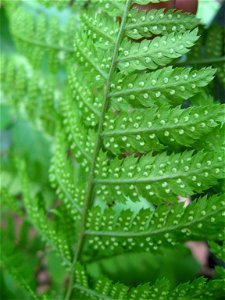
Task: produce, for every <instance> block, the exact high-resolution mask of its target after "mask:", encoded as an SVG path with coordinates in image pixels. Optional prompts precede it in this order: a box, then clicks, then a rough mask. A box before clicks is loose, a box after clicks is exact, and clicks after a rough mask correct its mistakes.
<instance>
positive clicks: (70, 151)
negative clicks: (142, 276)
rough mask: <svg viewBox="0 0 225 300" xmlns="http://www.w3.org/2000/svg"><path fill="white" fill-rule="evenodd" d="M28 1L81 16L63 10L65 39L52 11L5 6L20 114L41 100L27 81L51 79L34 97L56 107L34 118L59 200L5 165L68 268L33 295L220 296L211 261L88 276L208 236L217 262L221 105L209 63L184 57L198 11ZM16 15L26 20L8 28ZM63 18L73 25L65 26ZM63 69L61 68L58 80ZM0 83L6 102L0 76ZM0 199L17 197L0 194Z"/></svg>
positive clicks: (194, 36) (224, 207)
mask: <svg viewBox="0 0 225 300" xmlns="http://www.w3.org/2000/svg"><path fill="white" fill-rule="evenodd" d="M6 2H7V1H6ZM39 2H40V3H41V4H42V5H46V7H49V6H51V5H54V4H55V5H56V6H57V8H58V9H64V8H65V9H68V7H71V9H72V7H73V5H75V6H76V5H77V7H79V10H80V16H77V15H76V17H74V15H72V16H71V18H72V19H71V22H70V23H69V24H70V25H68V28H69V29H65V32H66V35H64V34H63V32H64V31H63V29H59V28H63V27H60V26H59V24H58V25H57V22H56V21H54V20H53V21H51V20H50V21H49V20H47V21H46V22H45V21H44V17H41V18H40V17H37V19H36V22H37V23H36V25H32V21H31V19H32V18H31V17H30V16H28V15H27V11H26V9H25V10H24V7H22V8H21V7H18V8H17V9H18V10H17V12H18V14H13V13H12V12H11V9H12V8H11V6H12V7H13V5H12V4H11V5H9V8H8V14H9V15H11V17H10V19H11V22H10V26H11V31H12V35H13V36H14V39H15V42H16V45H17V49H18V50H19V51H20V53H21V54H23V55H25V56H26V58H27V63H28V64H29V65H30V67H31V69H32V71H30V72H28V73H29V75H26V73H27V70H26V68H25V69H24V66H23V68H22V67H21V66H20V67H19V70H20V73H19V74H23V77H22V78H26V76H27V78H28V79H29V82H28V83H27V82H26V80H23V81H24V89H23V90H22V92H23V93H24V92H25V94H26V95H27V97H28V99H27V100H26V101H27V102H26V103H25V111H27V115H28V116H29V117H30V118H32V116H31V111H30V110H29V109H31V108H33V109H34V107H33V106H32V105H29V104H30V102H29V100H31V101H32V100H34V99H36V97H38V99H39V100H38V101H40V96H37V94H38V91H39V90H40V91H41V93H42V92H43V89H42V87H45V86H46V88H47V87H48V80H49V82H53V85H52V86H53V90H52V89H51V90H50V91H48V97H46V93H44V92H43V99H42V100H41V101H42V102H41V103H44V102H45V100H47V101H49V103H51V105H50V104H49V105H48V108H47V110H46V111H47V114H48V112H49V111H50V112H51V113H54V115H52V118H53V119H54V120H53V122H54V126H53V128H52V126H51V128H49V126H50V125H49V122H47V121H46V120H48V119H49V117H50V116H46V113H45V111H44V112H43V114H40V115H39V116H38V118H40V119H41V120H42V122H43V125H44V126H43V127H44V129H45V130H46V131H47V132H48V134H50V136H52V137H53V138H55V139H54V143H55V147H54V150H53V157H52V160H51V166H50V172H49V173H50V175H49V180H50V182H51V186H52V188H53V189H54V191H55V192H54V195H55V196H56V197H57V198H58V199H59V203H60V206H57V205H56V208H55V207H54V208H53V209H52V210H51V211H50V212H48V211H45V204H44V202H45V201H46V200H45V197H47V196H48V194H47V193H45V191H43V195H40V193H37V194H36V195H35V197H33V196H32V194H31V192H30V190H31V186H30V184H29V180H28V177H27V174H26V166H25V164H24V162H23V161H21V160H17V162H16V165H17V170H18V176H19V178H20V182H21V186H22V191H23V200H24V201H23V203H24V206H25V209H26V213H27V216H28V220H29V222H30V223H31V224H33V225H34V226H35V228H36V230H37V231H38V232H39V234H40V235H41V236H42V237H43V238H44V241H45V242H46V243H47V244H49V245H50V246H51V247H52V249H53V250H54V251H55V252H56V253H57V255H58V256H59V257H61V260H62V262H63V264H64V265H65V266H66V268H67V273H68V277H67V279H68V280H67V281H66V292H65V293H63V292H62V291H60V293H59V294H58V295H56V293H57V288H56V287H54V286H53V290H54V288H55V290H56V292H54V291H51V290H49V291H48V292H47V293H46V295H44V296H43V297H46V299H48V297H49V299H53V298H54V297H55V298H54V299H57V298H56V297H60V298H59V299H65V300H69V299H121V300H122V299H148V300H149V299H162V300H163V299H165V300H166V299H222V297H223V295H224V292H225V291H224V283H225V277H224V271H223V269H222V268H218V270H217V275H216V276H215V278H214V279H213V280H211V281H209V282H208V281H207V280H206V279H205V278H202V277H200V278H197V279H195V280H193V281H192V282H186V283H182V284H179V285H176V286H174V285H173V284H171V282H170V281H169V280H168V279H165V278H161V277H160V278H158V279H157V280H156V281H155V282H154V283H149V282H147V283H146V282H142V283H141V284H139V285H136V286H135V285H132V286H131V285H130V286H129V285H126V284H125V283H124V282H121V283H118V282H116V280H112V279H111V278H107V275H106V274H103V273H104V272H100V273H101V276H92V274H91V272H90V265H91V264H93V263H95V261H98V262H101V261H103V260H104V259H111V258H113V257H116V256H119V255H123V256H124V257H126V256H128V255H130V254H131V255H134V254H137V255H144V254H143V253H151V254H153V255H155V254H157V253H164V251H167V250H168V249H173V248H176V247H180V246H182V244H184V243H185V242H186V241H190V240H195V241H201V240H207V241H209V244H210V246H211V248H212V251H213V252H215V254H216V255H218V257H219V259H222V255H221V254H220V249H222V248H223V241H224V238H225V237H224V226H225V218H224V216H225V201H224V194H222V192H218V191H219V188H218V185H220V184H221V183H222V182H223V179H224V169H223V168H224V166H223V165H224V147H225V146H224V141H223V132H224V127H223V125H224V105H222V104H220V103H219V102H216V101H213V100H212V97H211V96H210V95H209V94H208V90H207V88H206V86H208V85H210V84H211V82H212V81H213V79H214V76H215V73H216V69H215V68H212V67H211V66H204V64H202V63H201V62H200V63H199V64H197V65H198V66H196V68H195V67H194V68H193V67H192V66H191V62H190V63H189V60H188V54H187V53H188V52H189V51H190V50H191V48H192V47H193V46H194V45H195V44H196V42H197V41H198V39H199V35H198V28H197V26H198V23H199V20H198V19H197V18H196V17H195V16H194V15H191V14H188V13H185V12H182V11H175V10H168V11H166V10H163V9H151V10H149V11H147V12H146V11H138V10H137V9H136V8H135V7H134V3H136V4H139V5H144V4H146V3H149V2H152V3H158V2H164V1H159V0H152V1H149V0H135V1H133V0H126V1H125V0H121V1H110V0H107V1H104V0H92V1H86V2H85V3H84V2H83V3H82V1H81V2H79V1H77V3H76V1H75V2H74V1H70V2H69V3H68V1H51V0H49V1H48V0H42V1H39ZM68 4H69V5H68ZM77 9H78V8H77ZM20 10H21V11H20ZM73 11H75V7H74V8H73ZM74 18H75V19H74ZM78 19H79V21H78ZM20 20H24V21H25V26H21V28H18V27H19V26H17V24H20V22H21V21H20ZM74 20H76V21H77V22H80V23H79V26H78V25H77V27H76V29H75V30H74V29H73V30H72V26H73V25H71V24H74ZM44 24H45V25H44ZM28 25H29V26H30V27H31V28H32V30H33V31H32V30H28V28H27V27H26V26H28ZM29 26H28V27H29ZM34 28H35V29H34ZM25 29H26V30H27V31H29V32H26V31H25ZM60 30H61V31H62V32H61V31H60ZM31 32H33V34H34V35H35V33H36V35H37V38H36V37H35V39H34V42H33V48H34V49H35V52H34V53H33V52H32V51H29V53H28V52H27V44H32V39H31V35H30V34H31ZM46 32H47V34H46ZM57 33H58V35H59V36H60V41H59V39H58V36H57ZM48 34H49V37H46V35H47V36H48ZM72 38H73V41H75V45H74V48H71V47H72V46H71V39H72ZM57 42H59V44H55V43H57ZM8 60H9V61H8ZM190 61H191V60H190ZM218 61H219V59H218ZM41 64H46V65H47V67H48V69H49V70H50V73H51V76H50V77H49V78H46V80H45V81H44V82H43V84H42V85H40V84H37V82H38V80H39V78H40V77H41V76H42V75H40V74H39V73H38V71H37V68H38V66H40V65H41ZM16 65H17V67H15V64H14V63H13V61H12V62H11V61H10V59H9V58H7V59H5V60H3V66H5V67H4V68H3V71H2V74H3V76H5V75H4V74H5V73H6V74H9V75H7V76H8V77H6V78H9V82H10V80H11V82H12V80H13V81H15V82H16V83H17V82H18V81H19V80H21V77H20V76H16V75H15V74H16V73H17V71H16V70H15V68H18V63H17V64H16ZM194 65H195V64H194ZM199 66H202V67H199ZM7 68H8V69H7ZM22 69H23V70H22ZM21 70H22V71H21ZM28 71H29V70H28ZM4 72H5V73H4ZM10 72H11V73H10ZM62 72H63V74H64V75H65V74H66V75H65V76H66V77H64V80H62V81H61V79H60V76H59V74H61V73H62ZM12 74H14V75H12ZM24 74H25V75H24ZM52 75H54V76H52ZM24 76H25V77H24ZM35 76H36V77H35ZM58 77H59V78H58ZM12 78H13V79H12ZM33 78H34V79H33ZM35 78H37V79H35ZM52 78H54V80H53V81H52ZM32 80H34V84H32ZM59 82H60V84H61V86H62V88H61V89H59V90H60V91H58V90H57V88H58V86H57V85H58V84H59ZM18 86H20V83H19V84H18ZM16 87H17V86H16ZM55 91H58V92H57V93H56V92H55ZM3 92H4V95H5V96H6V98H7V99H12V100H13V101H15V100H17V98H16V97H15V96H14V95H13V94H12V93H11V92H10V91H9V90H8V85H7V82H6V84H5V86H4V85H3ZM9 92H10V93H9ZM23 93H22V94H21V95H23ZM56 94H57V96H56ZM41 96H42V94H41ZM24 97H25V96H24ZM55 97H56V98H57V100H56V101H55ZM18 101H20V100H18ZM18 101H17V102H18ZM52 102H53V103H54V105H52ZM36 103H37V102H36ZM56 104H57V105H56ZM41 107H44V106H42V105H41ZM49 107H50V109H49ZM32 113H34V112H32ZM43 116H45V118H46V119H44V117H43ZM48 121H49V120H48ZM207 190H209V192H208V193H207V194H208V195H204V192H205V191H207ZM51 193H53V191H52V190H51ZM196 194H201V195H200V196H199V197H198V199H197V200H194V201H193V202H192V203H191V204H190V205H188V206H187V207H184V204H183V203H178V195H180V196H183V197H191V196H195V195H196ZM3 199H4V201H5V202H6V203H8V205H11V206H12V203H13V205H15V203H14V202H13V201H14V200H15V199H14V200H13V199H12V198H10V195H8V193H7V192H6V191H5V190H4V193H3ZM15 201H16V200H15ZM49 214H50V215H49ZM217 241H220V243H217ZM8 265H10V261H9V258H7V259H6V258H5V260H4V259H3V266H4V267H5V268H7V267H8ZM9 269H10V268H9ZM149 272H151V270H149ZM11 273H12V275H13V276H14V275H15V274H13V272H11ZM14 277H15V278H16V279H17V278H19V277H18V276H17V275H16V276H14ZM96 277H98V278H96ZM18 281H19V282H21V280H18ZM28 287H29V285H28ZM28 287H27V285H26V286H25V288H26V290H28V291H29V292H30V288H28ZM32 293H33V292H30V294H31V295H33V294H32Z"/></svg>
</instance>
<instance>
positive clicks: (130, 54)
mask: <svg viewBox="0 0 225 300" xmlns="http://www.w3.org/2000/svg"><path fill="white" fill-rule="evenodd" d="M197 32H198V31H197V30H193V31H191V32H189V31H186V32H184V33H170V34H166V35H163V36H162V37H156V38H154V39H153V40H152V41H148V40H143V41H142V42H140V43H136V44H134V43H132V42H131V41H126V40H125V41H124V42H123V44H122V45H121V48H120V52H121V53H120V55H119V57H118V66H119V68H120V70H121V72H124V73H125V74H127V73H130V72H132V71H135V70H144V69H151V70H154V69H156V68H158V66H165V65H167V64H169V63H170V62H171V61H172V60H173V59H175V58H178V57H180V56H181V55H183V54H185V53H187V52H188V51H189V48H190V47H192V46H193V45H194V43H195V42H196V40H197V39H198V36H197ZM123 49H129V50H125V51H123ZM159 49H160V50H159Z"/></svg>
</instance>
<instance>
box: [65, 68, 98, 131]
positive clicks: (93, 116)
mask: <svg viewBox="0 0 225 300" xmlns="http://www.w3.org/2000/svg"><path fill="white" fill-rule="evenodd" d="M77 74H79V68H74V69H73V70H72V71H71V74H70V75H69V78H68V79H69V84H70V87H71V93H72V95H73V101H75V102H76V105H77V106H78V108H79V110H80V112H81V117H82V120H83V121H84V123H85V124H86V125H87V126H88V127H94V126H95V125H96V124H97V123H98V121H99V117H100V113H101V108H102V101H101V95H98V91H97V90H92V89H90V88H89V86H88V85H87V83H86V82H85V81H84V80H81V79H80V78H79V76H77Z"/></svg>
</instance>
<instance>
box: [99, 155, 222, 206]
mask: <svg viewBox="0 0 225 300" xmlns="http://www.w3.org/2000/svg"><path fill="white" fill-rule="evenodd" d="M223 155H224V153H223V152H221V153H220V154H219V153H216V154H214V153H211V152H208V153H207V152H204V151H199V152H198V153H196V154H193V151H184V152H183V153H177V154H171V155H167V154H166V153H161V154H158V155H156V156H153V155H152V153H149V154H147V155H144V156H141V157H140V158H138V157H135V156H130V157H127V158H125V159H118V158H116V159H113V160H112V161H110V162H107V161H106V158H105V156H104V154H102V156H100V157H99V158H98V164H97V167H98V169H96V171H95V175H96V179H95V184H96V185H97V186H96V189H97V194H102V193H104V194H103V195H104V196H102V197H103V199H104V200H105V201H112V199H115V201H125V199H126V198H127V197H130V198H131V200H132V201H138V198H139V197H141V196H142V197H144V198H146V199H148V200H149V201H152V202H153V203H159V202H160V201H162V200H164V201H165V200H174V199H176V195H181V196H184V197H185V196H186V197H187V196H190V195H193V194H194V193H195V192H202V191H204V190H205V189H207V188H209V187H211V186H213V185H215V184H216V183H217V182H218V179H221V178H223V176H224V170H223V167H224V166H223ZM106 191H107V192H106ZM109 199H110V200H109Z"/></svg>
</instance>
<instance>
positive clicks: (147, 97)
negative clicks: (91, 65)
mask: <svg viewBox="0 0 225 300" xmlns="http://www.w3.org/2000/svg"><path fill="white" fill-rule="evenodd" d="M214 74H215V70H214V69H211V68H203V69H201V70H199V71H196V70H192V69H191V68H175V69H173V68H172V67H166V68H162V69H159V70H157V71H155V72H150V73H144V74H140V75H137V74H134V75H132V76H127V77H124V76H122V75H118V76H116V77H115V79H114V82H113V84H112V85H111V87H112V88H111V93H110V95H109V96H110V98H111V99H112V103H113V104H112V105H113V106H114V107H116V108H121V104H123V103H130V105H132V106H136V105H137V104H140V105H142V106H146V107H149V106H152V105H153V104H157V105H162V104H165V103H172V104H178V103H182V100H185V99H188V98H190V97H192V96H194V95H195V94H197V93H198V92H199V91H200V89H201V88H202V87H204V86H206V85H207V84H208V83H209V82H210V81H211V80H212V79H213V77H214Z"/></svg>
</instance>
